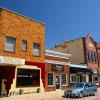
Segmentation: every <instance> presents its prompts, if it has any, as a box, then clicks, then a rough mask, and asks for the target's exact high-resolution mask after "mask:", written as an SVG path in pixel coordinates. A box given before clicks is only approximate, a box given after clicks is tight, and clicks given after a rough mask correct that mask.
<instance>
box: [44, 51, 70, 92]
mask: <svg viewBox="0 0 100 100" xmlns="http://www.w3.org/2000/svg"><path fill="white" fill-rule="evenodd" d="M45 56H46V60H45V70H46V76H45V84H46V85H45V91H56V90H58V89H59V90H64V89H66V88H67V87H68V85H69V74H70V73H69V58H70V55H69V54H64V53H59V52H54V51H50V50H46V54H45Z"/></svg>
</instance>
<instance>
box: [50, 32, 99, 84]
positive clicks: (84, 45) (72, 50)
mask: <svg viewBox="0 0 100 100" xmlns="http://www.w3.org/2000/svg"><path fill="white" fill-rule="evenodd" d="M52 50H54V51H58V52H63V53H69V54H71V59H70V61H71V63H72V64H75V65H71V66H70V71H72V72H73V73H74V74H75V75H74V76H73V77H74V80H75V82H77V81H82V77H81V75H82V74H86V75H87V76H86V77H85V78H86V79H84V80H85V81H86V80H87V77H88V78H89V79H88V81H90V82H92V81H94V82H96V83H98V67H99V66H98V53H97V43H96V42H95V41H94V40H93V38H92V36H91V35H90V34H88V35H87V36H86V37H81V38H78V39H74V40H69V41H65V42H63V43H61V44H59V45H57V46H55V47H54V48H53V49H52ZM80 65H81V66H80ZM73 66H74V67H73ZM78 66H79V67H80V69H79V68H78ZM83 66H84V68H85V69H86V70H87V71H86V70H85V69H84V71H83V69H82V68H83ZM82 71H83V72H82ZM70 73H71V72H70ZM77 76H79V78H78V79H77V80H76V77H77ZM73 77H72V78H73ZM70 80H72V79H71V78H70Z"/></svg>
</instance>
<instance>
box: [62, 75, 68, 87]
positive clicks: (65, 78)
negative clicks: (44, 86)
mask: <svg viewBox="0 0 100 100" xmlns="http://www.w3.org/2000/svg"><path fill="white" fill-rule="evenodd" d="M61 83H62V85H66V84H67V74H62V75H61Z"/></svg>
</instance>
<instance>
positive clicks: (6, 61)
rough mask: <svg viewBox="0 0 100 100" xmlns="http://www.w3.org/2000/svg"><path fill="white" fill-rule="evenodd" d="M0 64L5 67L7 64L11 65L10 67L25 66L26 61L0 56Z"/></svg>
mask: <svg viewBox="0 0 100 100" xmlns="http://www.w3.org/2000/svg"><path fill="white" fill-rule="evenodd" d="M0 64H3V65H7V64H9V65H24V64H25V59H20V58H13V57H6V56H0Z"/></svg>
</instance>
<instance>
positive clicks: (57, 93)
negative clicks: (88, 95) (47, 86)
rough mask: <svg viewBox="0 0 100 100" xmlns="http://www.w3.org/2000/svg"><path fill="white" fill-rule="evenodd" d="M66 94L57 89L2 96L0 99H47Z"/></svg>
mask: <svg viewBox="0 0 100 100" xmlns="http://www.w3.org/2000/svg"><path fill="white" fill-rule="evenodd" d="M63 94H64V90H57V91H51V92H43V93H32V94H23V95H14V96H10V97H4V98H0V100H45V99H49V98H54V97H61V96H63Z"/></svg>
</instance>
